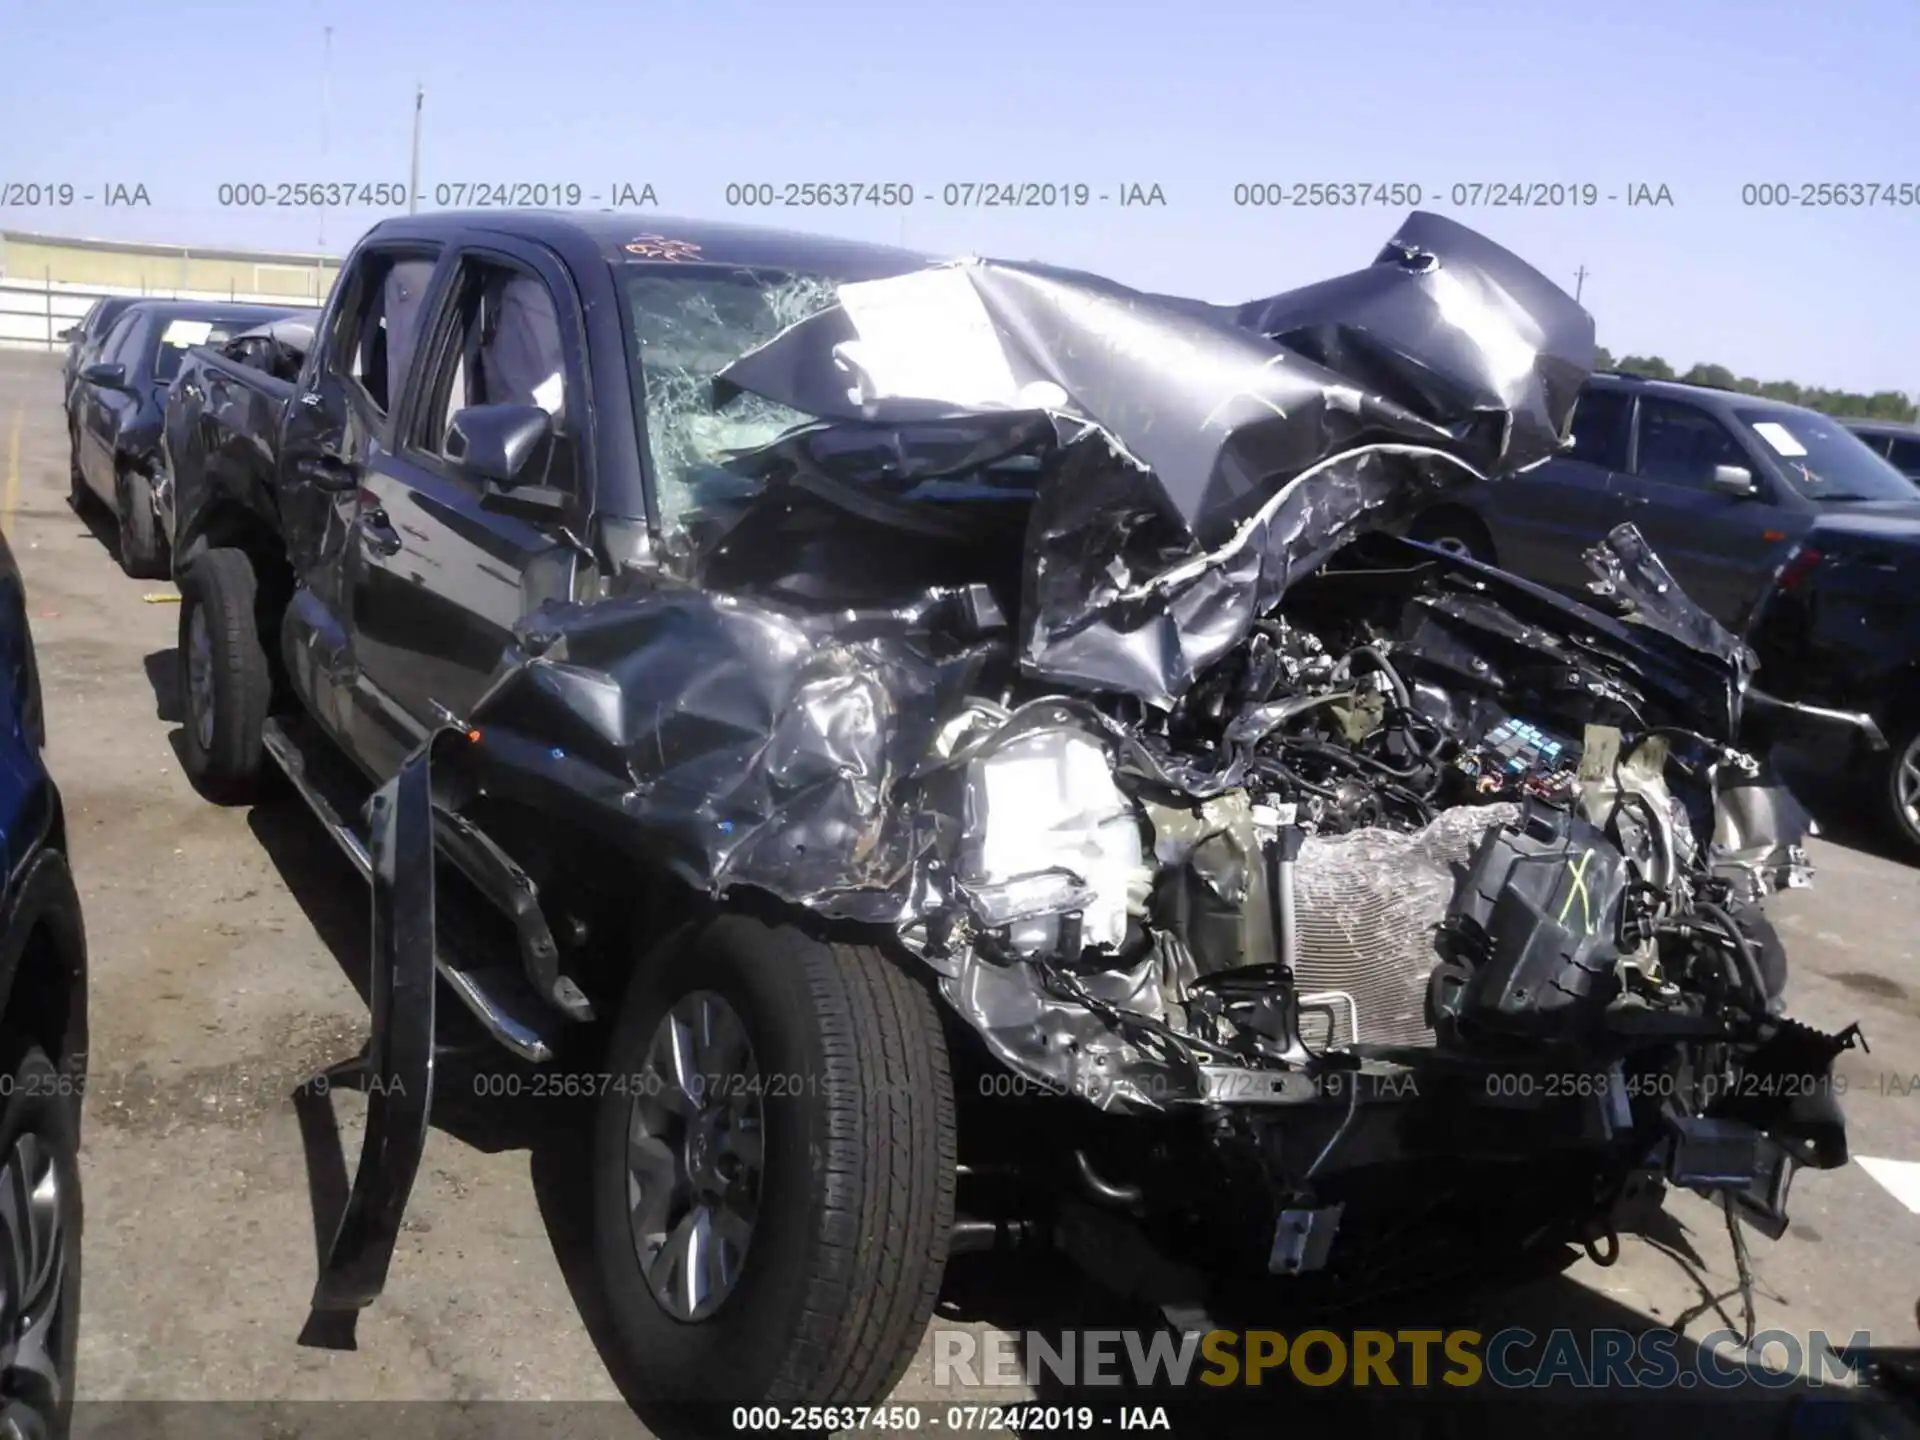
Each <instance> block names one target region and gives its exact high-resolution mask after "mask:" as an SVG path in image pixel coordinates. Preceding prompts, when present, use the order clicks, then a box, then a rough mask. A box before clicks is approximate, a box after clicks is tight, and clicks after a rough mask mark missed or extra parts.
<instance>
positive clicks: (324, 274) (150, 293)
mask: <svg viewBox="0 0 1920 1440" xmlns="http://www.w3.org/2000/svg"><path fill="white" fill-rule="evenodd" d="M265 269H271V270H272V271H274V272H275V273H274V274H273V276H272V277H271V278H272V280H273V281H274V282H277V283H276V286H275V289H273V290H272V291H254V292H251V293H249V292H247V291H244V290H240V289H237V288H229V289H227V290H163V289H157V288H154V287H151V286H148V287H144V288H142V287H135V286H125V285H75V284H69V283H66V282H64V281H59V280H54V279H51V278H46V279H39V280H32V279H28V278H26V277H25V276H20V275H6V276H0V349H9V350H63V349H65V348H66V342H65V341H64V340H62V339H61V338H60V332H61V331H62V330H65V329H66V328H67V327H68V326H69V325H74V324H77V323H78V322H79V321H80V319H81V318H82V317H83V316H85V315H86V313H87V311H88V310H90V309H91V308H92V307H93V302H94V301H96V300H99V299H102V298H104V297H105V296H108V295H134V296H140V297H143V298H145V299H149V300H232V301H244V302H248V303H257V304H262V305H288V304H293V305H303V304H304V305H318V304H320V302H321V301H323V300H324V299H326V291H327V288H329V287H330V286H331V284H332V280H333V272H332V271H331V270H321V269H318V268H314V269H306V268H305V267H301V266H291V265H274V266H265V265H262V266H256V267H255V270H256V272H258V271H259V270H265ZM299 276H304V277H305V280H306V283H305V285H304V286H300V285H298V284H296V283H293V282H295V280H296V277H299ZM265 278H266V277H263V276H261V275H259V274H258V273H256V274H255V276H254V281H255V283H256V284H258V283H260V282H261V281H262V280H263V279H265Z"/></svg>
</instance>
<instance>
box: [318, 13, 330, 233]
mask: <svg viewBox="0 0 1920 1440" xmlns="http://www.w3.org/2000/svg"><path fill="white" fill-rule="evenodd" d="M323 33H324V34H325V35H326V47H327V48H326V51H325V54H324V56H323V58H322V60H321V64H320V177H321V183H322V184H323V185H324V184H325V183H326V174H327V121H328V119H329V116H330V114H331V112H332V109H333V27H332V26H331V25H328V26H326V27H325V29H324V32H323ZM320 248H321V249H322V250H325V249H326V248H327V207H326V206H325V205H324V204H322V205H321V206H320Z"/></svg>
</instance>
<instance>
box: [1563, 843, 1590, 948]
mask: <svg viewBox="0 0 1920 1440" xmlns="http://www.w3.org/2000/svg"><path fill="white" fill-rule="evenodd" d="M1592 859H1593V851H1591V850H1588V851H1584V852H1583V853H1582V854H1581V856H1580V863H1579V864H1578V865H1568V866H1567V869H1568V871H1569V872H1570V873H1571V874H1572V876H1573V883H1572V884H1571V885H1569V886H1568V887H1567V898H1566V900H1565V902H1564V903H1563V904H1562V905H1561V906H1560V923H1561V924H1562V925H1564V924H1566V923H1567V912H1568V911H1569V910H1571V909H1572V908H1573V897H1574V896H1576V895H1578V896H1579V897H1580V919H1581V921H1582V923H1583V927H1584V929H1585V931H1586V933H1587V934H1589V935H1591V934H1592V933H1593V911H1592V910H1591V909H1589V908H1588V905H1587V862H1588V861H1590V860H1592Z"/></svg>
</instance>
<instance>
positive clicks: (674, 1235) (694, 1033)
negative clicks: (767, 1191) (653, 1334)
mask: <svg viewBox="0 0 1920 1440" xmlns="http://www.w3.org/2000/svg"><path fill="white" fill-rule="evenodd" d="M633 1085H634V1091H635V1093H634V1095H633V1097H632V1099H631V1101H630V1105H631V1113H630V1116H629V1120H628V1128H627V1212H628V1217H629V1223H630V1225H631V1227H632V1233H633V1243H634V1249H635V1251H636V1253H637V1254H638V1255H639V1258H640V1268H641V1270H642V1271H643V1272H644V1273H645V1275H646V1277H647V1285H648V1287H649V1288H650V1289H651V1290H652V1291H653V1296H654V1299H655V1300H656V1301H658V1302H659V1304H660V1307H661V1309H663V1310H665V1311H666V1313H667V1314H669V1315H670V1316H672V1317H673V1318H674V1319H676V1320H680V1321H689V1322H690V1321H698V1320H704V1319H706V1318H707V1317H708V1316H709V1315H711V1314H713V1313H714V1312H715V1311H716V1310H718V1309H719V1308H720V1306H721V1305H723V1304H724V1303H725V1302H726V1299H727V1297H728V1296H729V1295H730V1294H732V1293H733V1290H734V1287H735V1286H736V1285H737V1284H738V1283H739V1280H740V1275H741V1272H742V1270H743V1269H744V1268H745V1264H746V1258H747V1250H748V1248H749V1246H750V1245H751V1244H752V1241H753V1230H754V1222H755V1219H756V1217H757V1213H758V1206H759V1200H760V1182H761V1172H762V1167H763V1164H764V1145H763V1134H764V1114H763V1111H762V1107H761V1089H762V1087H761V1083H760V1072H759V1067H758V1064H757V1062H756V1060H755V1058H754V1053H753V1045H752V1042H751V1041H750V1040H749V1038H748V1036H747V1029H746V1026H745V1025H744V1024H743V1023H742V1021H741V1019H740V1016H739V1015H738V1014H737V1013H736V1012H735V1011H734V1009H733V1007H732V1006H731V1005H730V1004H728V1003H727V1001H726V1000H725V999H724V998H722V997H721V996H720V995H718V994H716V993H715V992H713V991H711V990H696V991H693V992H691V993H690V994H687V995H683V996H682V997H681V998H680V999H679V1000H677V1001H675V1002H674V1004H673V1006H672V1008H671V1009H669V1010H668V1011H667V1013H666V1015H665V1016H664V1017H662V1019H661V1021H660V1024H659V1026H658V1027H657V1028H656V1029H655V1030H654V1033H653V1038H652V1040H651V1042H650V1043H649V1044H648V1047H647V1058H646V1061H645V1063H644V1065H643V1066H642V1068H641V1072H640V1074H639V1075H638V1076H636V1077H635V1078H634V1081H633Z"/></svg>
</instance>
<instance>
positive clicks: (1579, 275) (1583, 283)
mask: <svg viewBox="0 0 1920 1440" xmlns="http://www.w3.org/2000/svg"><path fill="white" fill-rule="evenodd" d="M1586 288H1587V267H1586V264H1585V263H1584V262H1582V264H1581V266H1580V268H1579V269H1578V270H1576V271H1574V272H1573V302H1574V304H1576V305H1577V304H1579V303H1580V292H1581V291H1582V290H1584V289H1586Z"/></svg>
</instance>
